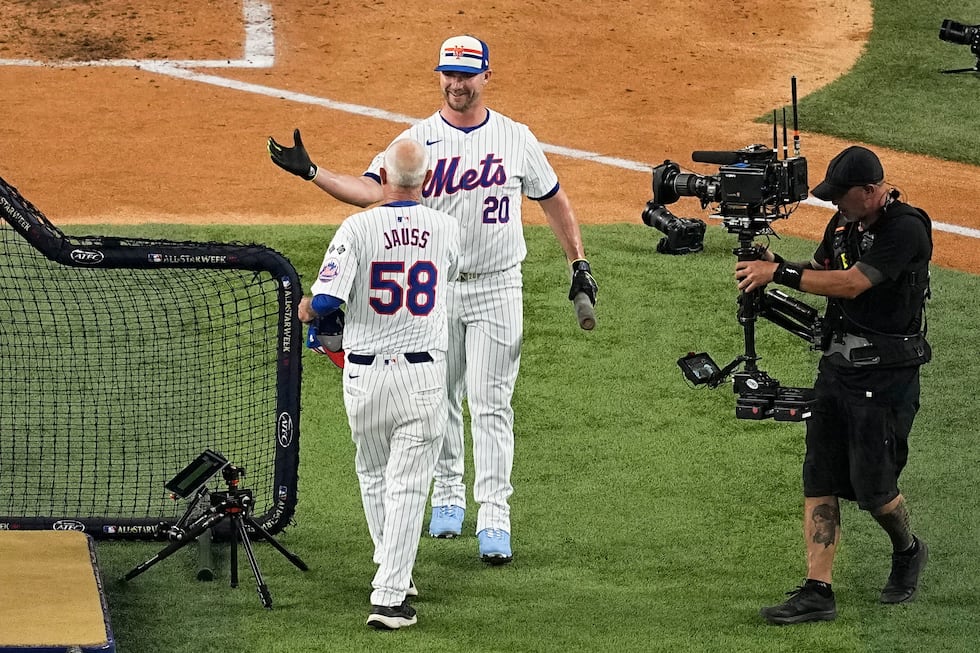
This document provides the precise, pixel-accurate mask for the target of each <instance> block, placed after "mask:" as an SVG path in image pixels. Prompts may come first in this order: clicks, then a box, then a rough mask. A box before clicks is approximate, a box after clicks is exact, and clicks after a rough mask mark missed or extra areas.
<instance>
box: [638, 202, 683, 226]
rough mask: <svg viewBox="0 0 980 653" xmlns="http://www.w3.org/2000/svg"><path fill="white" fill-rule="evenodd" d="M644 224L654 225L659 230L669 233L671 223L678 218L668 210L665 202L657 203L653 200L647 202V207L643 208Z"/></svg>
mask: <svg viewBox="0 0 980 653" xmlns="http://www.w3.org/2000/svg"><path fill="white" fill-rule="evenodd" d="M641 217H642V218H643V224H645V225H646V226H648V227H653V228H654V229H656V230H657V231H660V232H662V233H667V231H668V230H669V229H670V225H671V223H673V222H674V221H675V220H677V216H675V215H674V214H673V213H671V212H670V211H668V210H667V207H666V206H664V205H663V204H655V203H654V202H653V200H650V201H649V202H647V207H646V208H645V209H643V214H642V216H641Z"/></svg>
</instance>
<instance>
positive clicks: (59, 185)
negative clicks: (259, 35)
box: [0, 0, 980, 273]
mask: <svg viewBox="0 0 980 653" xmlns="http://www.w3.org/2000/svg"><path fill="white" fill-rule="evenodd" d="M253 5H254V6H259V7H260V8H261V6H263V5H264V6H267V7H268V9H269V10H270V11H271V15H272V21H271V22H270V21H264V22H262V21H259V23H258V24H250V23H249V15H248V13H247V12H245V13H244V14H243V3H242V1H234V0H213V1H211V2H207V3H202V2H198V1H197V0H182V1H180V2H174V1H173V0H140V2H139V3H136V2H133V1H132V0H93V1H92V2H87V3H61V2H56V1H54V0H12V1H10V2H8V3H6V5H5V18H4V21H3V24H2V25H0V59H3V60H5V61H6V65H0V86H2V88H3V89H4V93H3V95H2V99H0V107H2V115H3V117H4V119H3V120H2V121H0V144H2V146H3V152H4V155H3V157H2V159H0V176H3V177H4V178H6V179H7V180H8V181H10V182H11V183H13V184H14V185H15V186H17V187H18V188H19V189H20V191H21V192H22V193H23V194H24V196H25V197H27V198H28V199H30V200H31V201H32V202H33V203H35V204H36V205H37V206H38V207H39V208H41V210H42V211H44V212H45V213H46V214H47V215H48V217H49V218H51V219H52V220H53V221H54V222H56V223H69V222H85V223H95V222H126V223H131V222H181V223H218V222H230V223H236V222H237V223H325V222H326V223H335V222H338V221H340V220H341V219H342V218H343V217H344V216H345V215H347V214H348V213H349V212H350V207H347V206H344V205H341V204H340V203H338V202H335V201H333V200H332V199H330V198H329V197H328V196H326V195H325V194H323V193H321V192H319V191H317V190H316V189H314V188H312V187H310V186H304V185H303V182H301V181H300V180H298V179H296V178H294V177H292V176H289V175H287V174H285V173H283V172H281V171H280V170H278V169H277V168H275V167H274V166H273V165H272V164H271V163H270V162H269V160H268V156H267V154H266V151H265V141H266V138H267V137H268V136H270V135H273V136H276V138H277V139H279V140H286V141H288V140H289V138H290V136H291V132H292V129H293V127H296V126H298V127H301V128H302V130H303V133H304V140H305V141H306V144H307V147H308V148H309V150H310V152H311V155H312V156H313V158H314V160H315V161H318V162H320V163H323V164H327V165H330V166H332V167H334V168H337V169H340V170H344V171H348V172H352V173H357V172H360V171H361V170H363V169H364V167H365V166H366V165H367V163H368V162H369V160H370V158H371V157H372V156H373V155H374V154H375V153H376V152H377V151H378V150H380V149H382V148H383V147H384V146H385V145H386V144H387V142H388V141H389V140H390V139H391V138H392V137H393V136H395V135H396V134H397V133H398V132H400V131H401V130H402V129H403V128H404V127H405V125H404V124H402V123H399V122H394V121H392V120H391V119H386V118H384V117H381V118H379V117H372V116H371V115H367V114H366V113H364V112H362V113H351V112H350V109H349V107H335V105H329V102H331V101H332V102H335V103H346V104H347V105H356V106H355V109H356V107H374V108H377V109H381V110H383V111H387V112H392V113H396V114H400V115H402V116H407V117H412V118H421V117H425V116H427V115H429V114H430V113H432V112H433V111H434V110H435V109H436V108H437V106H438V104H439V101H440V96H439V90H438V86H437V83H436V77H435V74H434V73H432V72H431V70H432V67H433V65H434V60H435V55H436V50H437V48H438V44H439V43H440V42H441V41H442V39H443V38H445V37H446V36H448V35H451V34H454V33H463V32H467V33H473V34H475V35H477V36H480V37H481V38H483V39H484V40H486V41H487V42H488V43H489V45H490V53H491V62H492V67H493V69H494V77H493V80H492V81H491V83H490V85H489V87H488V90H487V93H488V97H489V102H490V106H491V107H492V108H495V109H498V110H500V111H502V112H504V113H507V114H509V115H511V116H513V117H514V118H516V119H518V120H520V121H522V122H525V123H527V124H528V125H529V126H530V127H531V128H532V129H533V130H534V131H535V133H536V134H537V135H538V137H539V138H540V139H541V140H542V141H543V142H545V143H548V144H550V145H555V146H561V147H564V148H571V149H572V150H575V151H582V152H592V153H596V154H600V155H603V156H606V157H613V158H615V159H618V160H622V161H625V162H627V163H629V162H633V163H636V164H642V165H640V166H635V165H634V166H633V167H632V168H631V167H629V166H627V167H622V166H616V165H608V164H607V163H601V162H596V161H594V160H589V159H588V158H584V159H583V158H576V157H575V156H561V155H558V154H553V155H551V160H552V163H553V164H554V166H555V168H556V169H557V170H558V173H559V176H560V177H561V179H562V183H563V186H564V187H565V188H566V190H567V191H568V193H569V195H570V197H571V198H572V201H573V203H574V204H575V207H576V209H577V213H578V216H579V219H580V221H581V222H583V223H590V224H594V223H606V222H639V215H640V212H641V211H642V209H643V206H644V204H645V202H646V201H647V200H648V199H649V198H650V174H649V171H648V169H649V168H648V167H649V166H652V165H656V164H657V163H660V162H662V161H663V160H664V159H667V158H670V159H672V160H675V161H678V162H679V163H680V164H681V165H682V166H684V167H685V168H687V169H690V170H694V171H696V172H700V173H703V174H713V173H714V172H716V170H717V168H713V167H711V166H701V165H698V164H692V163H691V161H690V158H689V157H690V153H691V151H693V150H697V149H719V150H725V149H736V148H738V147H742V146H744V145H747V144H750V143H757V142H763V143H769V142H771V131H770V130H769V128H768V127H766V126H764V125H761V124H757V123H755V122H753V119H754V118H755V117H757V116H759V115H762V114H765V113H767V112H769V111H772V110H773V109H782V107H784V106H787V105H788V104H789V102H790V78H791V77H792V76H795V77H796V78H797V79H798V85H799V93H800V96H801V97H802V96H805V95H806V94H808V93H811V92H813V91H815V90H817V89H818V88H820V87H821V86H823V85H825V84H827V83H828V82H830V81H832V80H833V79H835V78H837V77H838V76H840V75H843V74H845V73H846V72H847V70H848V69H849V68H850V67H851V66H852V65H853V63H854V61H856V59H857V58H858V56H859V55H860V53H861V50H862V47H863V44H864V42H865V41H866V38H867V36H868V33H869V31H870V28H871V7H870V2H869V1H857V0H806V1H803V0H780V2H774V1H773V0H732V1H731V2H729V3H724V4H723V5H719V4H718V3H716V2H712V1H711V0H675V1H674V2H670V3H666V2H652V1H649V2H633V1H631V0H595V1H592V2H584V1H565V2H563V1H561V0H522V1H520V2H516V1H514V0H496V1H495V2H493V3H484V4H480V5H476V6H471V3H438V4H433V3H428V2H402V3H394V2H390V1H386V0H372V1H371V2H360V3H347V2H339V1H330V2H324V3H310V2H299V1H298V0H265V1H264V2H260V0H244V6H245V7H246V8H248V7H249V6H253ZM722 6H724V9H722V8H721V7H722ZM718 12H724V20H705V17H706V16H711V15H714V14H717V13H718ZM257 28H262V29H266V30H267V31H268V33H269V34H271V35H273V37H274V50H271V49H270V53H269V54H270V55H274V60H273V59H272V57H271V56H270V61H269V63H271V66H268V67H261V66H259V65H254V64H255V61H252V64H253V65H252V67H247V66H246V65H244V64H243V65H242V66H235V65H230V63H229V65H227V66H223V65H220V64H222V63H223V62H234V61H236V60H240V59H242V57H243V54H242V53H243V51H246V50H247V48H248V47H249V45H250V41H249V40H248V38H249V37H248V34H249V33H250V32H249V30H256V29H257ZM259 31H261V30H259ZM253 33H254V32H253ZM251 44H252V45H254V40H253V42H251ZM788 53H792V54H791V55H790V54H788ZM164 59H170V60H181V61H185V62H186V61H191V60H193V61H198V60H200V61H205V62H211V63H208V64H207V65H201V66H193V65H186V64H185V66H184V68H182V70H189V71H192V72H193V73H194V74H193V75H189V76H184V77H183V78H181V77H179V76H175V75H173V74H170V73H168V72H166V70H165V69H161V68H154V67H153V66H152V65H147V63H146V61H145V60H164ZM92 60H101V61H100V63H99V64H98V65H91V64H89V63H85V62H90V61H92ZM118 60H140V61H139V62H132V63H130V64H125V61H124V62H119V61H118ZM12 61H13V62H15V63H11V62H12ZM66 61H67V62H69V63H68V64H65V63H64V62H66ZM16 62H19V63H16ZM31 62H41V63H42V64H44V65H35V64H33V63H31ZM111 62H115V63H114V64H113V65H109V64H110V63H111ZM214 62H217V63H214ZM221 80H225V81H230V82H231V83H232V84H231V86H230V87H229V86H227V85H219V84H218V82H221ZM298 94H302V95H298ZM315 99H319V100H326V106H325V105H324V103H322V102H321V103H320V104H317V103H311V102H312V101H313V100H315ZM332 107H334V108H332ZM800 122H801V130H802V139H801V144H802V154H803V155H805V156H806V157H807V159H808V160H809V163H810V179H811V185H815V183H816V181H817V180H818V179H819V177H820V176H821V175H822V172H823V170H824V169H825V167H826V163H827V161H828V160H829V159H830V157H831V156H833V154H835V153H836V152H837V151H838V150H840V149H841V148H843V147H844V146H846V145H847V144H849V143H847V142H844V141H840V140H838V139H833V138H828V137H823V136H818V135H814V134H810V133H807V132H806V116H805V115H801V116H800ZM875 149H876V151H878V152H879V154H880V156H881V158H882V160H883V163H884V165H885V168H886V171H887V173H888V179H889V180H890V181H891V182H893V183H895V184H896V185H897V186H898V187H899V188H901V189H902V190H903V191H904V193H905V195H906V198H907V199H909V200H910V201H911V202H913V203H915V204H917V205H919V206H922V207H923V208H925V209H926V210H928V211H929V212H930V214H931V215H932V216H933V218H934V219H935V220H936V221H938V222H944V223H948V224H952V225H959V226H962V227H966V228H970V229H977V228H980V217H978V216H976V215H974V213H973V211H972V210H971V208H972V207H971V206H969V205H968V204H966V203H965V202H963V201H962V200H961V199H959V198H964V197H971V196H972V195H973V192H974V189H975V188H977V187H978V186H980V183H978V182H980V169H977V168H975V167H971V166H966V165H962V164H953V163H948V162H942V161H936V160H932V159H928V158H923V157H919V156H912V155H908V154H903V153H898V152H894V151H890V150H887V149H884V148H875ZM923 169H927V170H929V174H928V175H923V174H921V172H920V171H921V170H923ZM936 179H942V180H943V184H942V185H941V186H942V188H941V189H940V188H938V187H937V186H938V185H937V184H936ZM672 210H673V211H674V213H676V214H678V215H687V216H695V217H705V216H704V212H702V211H701V210H700V207H699V206H698V205H697V203H696V202H695V201H692V200H690V199H689V198H685V199H683V200H681V201H680V202H678V203H677V204H676V205H674V206H673V207H672ZM827 217H828V214H827V211H826V209H825V208H821V207H817V206H811V205H804V206H801V207H800V209H799V210H798V211H797V212H796V213H795V214H794V215H793V217H792V218H791V219H790V220H787V221H783V222H781V223H779V224H778V225H777V226H778V231H779V232H780V233H783V234H790V235H799V236H805V237H809V238H816V237H817V236H818V235H819V233H820V231H821V229H822V226H823V224H824V223H825V222H826V219H827ZM527 222H528V223H542V222H543V215H542V214H541V212H540V210H539V209H538V208H537V207H536V205H533V203H532V205H531V206H529V207H528V210H527ZM935 240H936V256H935V260H936V262H937V263H939V264H941V265H944V266H949V267H955V268H958V269H963V270H967V271H970V272H974V273H980V257H978V256H977V254H976V253H975V252H976V251H977V249H978V247H977V243H976V240H975V239H973V238H970V237H967V236H961V235H954V234H951V233H947V232H937V234H936V238H935ZM651 242H655V240H652V241H651Z"/></svg>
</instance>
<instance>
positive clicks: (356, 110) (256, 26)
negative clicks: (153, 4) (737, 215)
mask: <svg viewBox="0 0 980 653" xmlns="http://www.w3.org/2000/svg"><path fill="white" fill-rule="evenodd" d="M242 12H243V16H244V21H245V53H244V57H243V58H242V59H237V60H228V59H216V60H166V59H104V60H99V61H58V62H44V61H35V60H32V59H0V65H5V66H48V67H62V68H70V67H77V66H121V67H134V68H141V69H143V70H149V71H151V72H155V73H157V74H160V75H167V76H169V77H175V78H177V79H183V80H187V81H192V82H199V83H202V84H210V85H212V86H220V87H222V88H228V89H232V90H236V91H241V92H243V93H252V94H254V95H264V96H267V97H273V98H279V99H282V100H288V101H290V102H297V103H300V104H309V105H313V106H319V107H323V108H325V109H331V110H333V111H343V112H345V113H350V114H353V115H357V116H364V117H367V118H377V119H378V120H385V121H388V122H394V123H400V124H405V125H413V124H415V123H416V122H419V121H420V120H421V119H420V118H413V117H412V116H406V115H404V114H400V113H393V112H391V111H385V110H384V109H378V108H377V107H368V106H364V105H360V104H351V103H348V102H338V101H335V100H330V99H327V98H322V97H317V96H315V95H308V94H306V93H297V92H294V91H287V90H283V89H277V88H272V87H269V86H262V85H261V84H251V83H248V82H241V81H238V80H234V79H228V78H226V77H220V76H218V75H210V74H204V73H199V72H195V71H193V70H189V68H269V67H271V66H272V65H273V64H274V63H275V36H274V29H273V18H272V9H271V8H270V6H269V4H268V3H267V2H263V1H262V0H244V1H243V3H242ZM541 146H542V148H543V149H544V151H545V152H548V153H550V154H555V155H558V156H564V157H568V158H571V159H578V160H581V161H589V162H591V163H596V164H599V165H605V166H611V167H614V168H622V169H624V170H631V171H634V172H651V171H652V170H653V166H651V165H650V164H648V163H642V162H639V161H631V160H629V159H622V158H618V157H613V156H607V155H605V154H600V153H598V152H589V151H586V150H577V149H574V148H570V147H563V146H561V145H550V144H548V143H542V144H541ZM802 203H803V204H809V205H811V206H817V207H820V208H825V209H829V210H833V209H834V206H833V204H831V203H830V202H824V201H823V200H818V199H816V198H813V197H808V198H807V199H805V200H803V202H802ZM932 226H933V229H936V230H937V231H945V232H947V233H952V234H957V235H960V236H966V237H968V238H976V239H980V230H978V229H971V228H970V227H962V226H960V225H956V224H948V223H945V222H933V223H932Z"/></svg>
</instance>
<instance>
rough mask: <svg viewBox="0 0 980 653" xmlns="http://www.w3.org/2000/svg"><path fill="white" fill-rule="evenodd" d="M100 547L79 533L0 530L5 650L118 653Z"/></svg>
mask: <svg viewBox="0 0 980 653" xmlns="http://www.w3.org/2000/svg"><path fill="white" fill-rule="evenodd" d="M104 605H105V601H104V596H103V594H102V588H101V582H100V578H99V571H98V567H97V566H96V558H95V547H94V545H93V544H92V540H91V538H90V537H89V536H87V535H85V534H84V533H81V532H77V531H16V532H14V531H0V651H19V650H25V649H28V648H29V647H35V648H43V647H54V646H63V647H65V649H69V647H78V648H79V649H82V650H97V651H113V650H114V648H115V647H114V645H113V643H112V634H111V628H110V627H109V619H108V614H107V613H106V611H105V609H104Z"/></svg>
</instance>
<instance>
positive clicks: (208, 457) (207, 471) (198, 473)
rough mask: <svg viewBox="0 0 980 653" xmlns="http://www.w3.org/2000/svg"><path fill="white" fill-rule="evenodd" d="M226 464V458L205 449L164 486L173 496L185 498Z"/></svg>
mask: <svg viewBox="0 0 980 653" xmlns="http://www.w3.org/2000/svg"><path fill="white" fill-rule="evenodd" d="M227 465H228V459H227V458H225V457H224V456H222V455H221V454H220V453H216V452H214V451H211V450H210V449H205V450H204V452H203V453H201V454H200V455H199V456H198V457H197V458H195V459H194V460H193V461H192V462H191V464H190V465H188V466H187V467H185V468H184V469H182V470H180V471H179V472H177V475H176V476H174V477H173V478H172V479H170V480H169V481H167V483H166V484H165V485H164V487H165V488H167V489H168V490H170V491H171V492H172V493H173V494H174V495H175V496H177V497H179V498H181V499H186V498H187V497H189V496H190V495H191V494H193V493H194V492H195V491H196V490H197V489H198V488H199V487H201V486H202V485H204V484H205V483H207V482H208V479H210V478H211V477H212V476H214V475H215V474H217V473H218V472H220V471H221V470H222V469H224V468H225V466H227Z"/></svg>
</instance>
